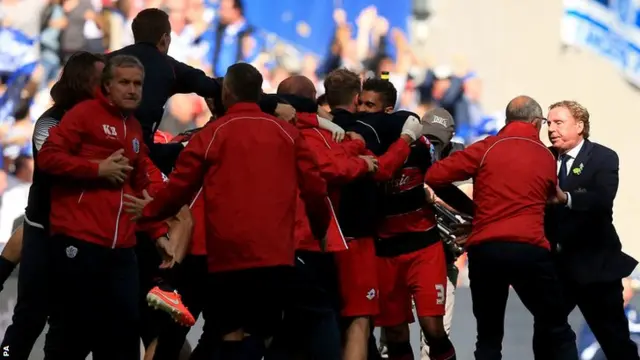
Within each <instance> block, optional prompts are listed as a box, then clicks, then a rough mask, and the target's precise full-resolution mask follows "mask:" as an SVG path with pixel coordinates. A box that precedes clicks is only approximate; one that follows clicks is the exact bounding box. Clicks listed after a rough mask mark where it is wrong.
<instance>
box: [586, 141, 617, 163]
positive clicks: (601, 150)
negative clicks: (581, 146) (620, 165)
mask: <svg viewBox="0 0 640 360" xmlns="http://www.w3.org/2000/svg"><path fill="white" fill-rule="evenodd" d="M587 142H588V144H590V145H591V154H592V156H593V155H595V156H601V157H605V158H608V159H613V158H615V159H618V153H617V152H616V151H615V150H613V149H611V148H609V147H607V146H605V145H602V144H598V143H595V142H592V141H589V140H585V144H587Z"/></svg>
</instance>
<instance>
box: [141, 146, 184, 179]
mask: <svg viewBox="0 0 640 360" xmlns="http://www.w3.org/2000/svg"><path fill="white" fill-rule="evenodd" d="M147 147H148V148H149V157H150V158H151V161H153V163H154V164H155V165H156V167H157V168H158V169H159V170H160V171H162V173H163V174H165V175H169V174H170V173H171V171H172V170H173V167H174V166H175V164H176V160H178V155H180V152H181V151H182V149H184V146H182V144H181V143H169V144H160V143H154V142H153V141H152V142H148V143H147Z"/></svg>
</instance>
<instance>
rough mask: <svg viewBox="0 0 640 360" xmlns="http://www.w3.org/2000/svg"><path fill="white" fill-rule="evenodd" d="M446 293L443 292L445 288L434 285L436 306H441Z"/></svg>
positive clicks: (440, 285)
mask: <svg viewBox="0 0 640 360" xmlns="http://www.w3.org/2000/svg"><path fill="white" fill-rule="evenodd" d="M446 295H447V293H446V292H445V287H444V285H442V284H436V296H437V297H436V304H437V305H443V304H444V301H445V299H446Z"/></svg>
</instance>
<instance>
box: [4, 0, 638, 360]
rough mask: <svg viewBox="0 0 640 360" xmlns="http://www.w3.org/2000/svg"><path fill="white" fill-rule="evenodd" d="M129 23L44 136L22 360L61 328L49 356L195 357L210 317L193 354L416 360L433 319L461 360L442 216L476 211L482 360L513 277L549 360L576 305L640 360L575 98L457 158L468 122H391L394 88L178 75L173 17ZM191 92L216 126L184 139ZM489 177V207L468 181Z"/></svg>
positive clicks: (28, 237)
mask: <svg viewBox="0 0 640 360" xmlns="http://www.w3.org/2000/svg"><path fill="white" fill-rule="evenodd" d="M132 26H133V33H134V37H135V39H136V44H134V45H132V46H130V47H127V48H124V49H122V50H120V51H117V52H115V53H114V54H110V55H109V57H108V59H106V60H104V59H102V58H100V57H97V56H95V55H92V54H87V53H83V54H78V55H77V56H74V57H72V58H71V59H70V60H69V62H68V63H67V64H66V66H65V69H64V72H63V75H62V77H61V79H60V81H59V83H58V85H57V87H58V88H57V89H56V88H54V90H55V91H53V92H54V94H52V95H55V96H53V97H54V100H55V102H56V104H55V105H54V107H53V108H52V109H50V110H49V111H48V112H47V113H45V114H44V115H43V117H42V118H41V119H40V120H39V121H38V124H37V125H36V133H35V135H34V140H35V141H34V147H35V149H34V150H35V151H34V153H35V157H36V165H37V166H36V175H35V176H34V185H33V187H32V191H31V196H30V203H29V208H28V209H27V214H26V216H25V225H24V230H22V231H20V232H17V233H16V234H23V235H16V236H15V237H14V238H15V239H18V238H19V240H20V241H18V240H14V243H19V244H20V245H18V247H19V248H21V250H19V251H18V253H21V256H15V257H12V258H11V259H10V258H9V257H8V255H7V253H5V252H3V257H0V275H4V274H5V273H7V271H9V272H10V270H11V269H13V267H12V266H15V263H16V262H17V261H19V260H21V261H22V268H21V273H20V278H19V282H20V284H19V299H18V304H17V306H16V310H15V314H14V323H13V325H12V326H11V327H10V328H9V329H8V331H7V334H6V336H5V339H4V341H3V344H2V352H3V356H4V357H5V358H11V359H27V358H28V356H29V353H30V351H31V348H32V347H33V343H34V342H35V338H37V336H38V335H39V334H40V332H41V331H42V328H43V326H44V322H45V321H46V320H47V318H48V321H49V324H50V329H49V333H48V334H47V339H46V345H45V358H46V359H53V360H57V359H65V360H67V359H71V360H75V359H84V358H86V356H87V355H88V354H89V353H92V354H93V356H94V358H96V359H123V360H128V359H139V358H140V350H139V342H140V338H142V339H143V342H144V345H145V347H146V350H147V351H146V352H145V359H179V358H182V356H185V354H184V352H185V349H184V344H185V338H186V335H187V333H188V331H189V326H191V325H193V324H194V323H195V320H196V319H197V318H198V317H199V315H200V314H202V317H203V318H204V320H205V322H204V328H203V334H202V336H201V338H200V341H199V343H198V345H197V346H196V348H195V349H194V350H193V351H192V352H191V353H190V354H187V355H186V357H187V358H191V359H195V360H198V359H211V358H215V359H225V360H226V359H262V358H263V357H264V358H265V359H298V358H302V359H323V360H324V359H327V360H330V359H347V360H363V359H369V358H371V359H375V358H376V357H379V356H380V354H379V353H378V351H377V349H376V346H375V345H372V343H375V341H371V340H372V329H373V327H374V326H379V327H381V328H382V329H383V331H382V335H383V337H384V344H385V346H386V356H388V358H389V359H398V360H400V359H413V349H412V347H411V344H410V342H409V327H408V324H409V323H411V322H413V321H414V309H413V308H414V307H415V313H416V314H417V317H418V322H419V324H420V328H421V330H422V333H423V337H424V340H425V341H424V342H425V344H424V345H425V346H424V348H425V351H424V357H423V358H430V359H433V360H449V359H455V358H456V353H455V349H454V347H453V344H452V343H451V341H450V340H449V336H448V326H449V325H450V324H445V320H444V319H445V313H446V310H445V309H446V308H447V307H446V305H447V302H448V301H451V300H452V299H450V298H449V299H448V294H451V293H452V291H451V289H448V288H450V287H451V286H452V285H453V284H452V283H455V281H448V279H447V276H448V274H447V272H448V271H447V270H448V268H450V265H451V264H452V261H451V258H450V256H448V253H447V249H446V248H445V247H444V246H443V242H442V239H441V234H440V232H439V231H438V226H437V222H436V214H435V213H434V210H433V207H432V204H433V203H439V204H441V205H442V206H445V207H447V208H449V209H452V210H457V211H459V212H462V213H466V214H469V215H473V216H474V220H473V222H472V223H471V224H468V226H466V225H462V226H460V227H459V228H458V229H457V231H458V232H457V235H459V241H460V243H461V244H463V243H464V242H465V241H466V247H467V250H468V254H469V271H470V278H471V292H472V298H473V306H474V309H473V310H474V315H475V317H476V319H477V326H478V338H477V344H476V352H475V357H476V359H492V360H493V359H500V358H501V343H502V336H503V333H504V329H503V319H504V312H505V306H506V299H507V296H508V291H509V286H510V285H511V286H513V288H514V289H515V291H516V292H517V293H518V295H519V297H520V298H521V299H522V301H523V302H524V303H525V305H526V306H527V308H528V309H529V310H530V311H531V312H532V314H533V315H534V320H535V336H534V353H535V357H536V359H540V360H542V359H545V360H546V359H578V355H577V350H576V347H575V335H574V333H573V332H572V330H571V328H570V327H569V325H568V323H567V315H568V313H569V312H570V311H571V310H572V309H573V308H574V307H575V306H576V305H577V306H579V307H580V309H581V311H582V312H583V314H584V315H585V318H586V320H587V322H588V323H589V325H590V326H591V328H592V330H593V332H594V334H595V336H596V337H597V338H598V340H599V341H600V343H601V346H602V349H603V351H604V352H605V354H606V355H607V356H608V357H609V358H611V359H625V360H626V359H638V354H637V349H636V347H635V345H634V344H633V342H631V341H630V340H629V331H628V328H626V330H625V327H626V320H625V319H624V311H623V307H622V292H621V284H620V279H621V278H622V277H624V276H627V275H628V274H629V273H630V272H631V270H632V269H633V267H634V266H635V265H636V262H635V260H633V259H631V258H630V257H628V256H626V255H625V254H623V253H622V252H621V251H620V242H619V240H618V238H617V235H615V229H614V228H613V225H611V208H612V202H613V198H614V197H615V192H616V190H617V182H618V178H617V168H618V163H617V156H616V155H615V152H613V151H612V150H610V149H607V148H605V147H603V146H601V145H597V144H594V143H591V142H590V141H589V140H588V139H587V138H588V134H589V115H588V112H586V109H584V108H583V107H582V106H580V105H579V104H577V103H575V102H560V103H557V104H554V105H553V106H551V109H550V112H549V118H548V119H546V118H544V116H543V114H542V108H541V107H540V105H538V103H537V102H535V101H534V100H533V99H531V98H529V97H526V96H520V97H517V98H515V99H514V100H512V101H511V102H510V103H509V105H508V106H507V110H506V118H507V125H506V126H505V127H504V129H502V131H501V132H500V133H499V134H498V135H497V136H494V137H489V138H487V139H485V140H482V141H479V142H478V143H476V144H473V145H471V146H470V147H468V148H467V149H455V150H458V151H453V150H454V149H453V148H454V146H453V145H452V144H451V137H452V136H453V119H452V118H451V116H450V115H449V114H448V113H446V111H444V110H442V109H435V110H433V111H431V112H429V113H427V114H426V115H425V116H424V117H423V119H419V117H418V116H417V115H416V114H413V113H411V112H406V111H396V112H394V105H395V102H396V99H397V92H396V90H395V88H393V85H392V84H391V83H390V82H388V81H386V80H385V79H369V80H366V81H365V82H364V84H363V83H362V80H361V79H360V77H359V76H358V75H357V74H355V73H353V72H350V71H348V70H344V69H340V70H335V71H333V72H332V73H330V74H329V75H328V76H327V77H326V79H325V82H324V86H325V98H326V101H327V104H328V106H329V108H330V112H327V111H324V110H323V109H322V108H321V107H319V106H318V103H317V101H316V95H317V94H316V89H315V86H314V84H313V83H312V82H311V81H310V80H309V79H307V78H305V77H303V76H292V77H290V78H288V79H286V80H285V81H283V82H282V83H281V84H280V86H279V87H278V91H277V94H263V93H262V90H261V89H262V76H261V74H260V73H259V72H258V70H257V69H255V68H254V67H252V66H251V65H249V64H243V63H239V64H235V65H232V66H231V67H229V69H228V71H227V73H226V75H225V77H224V79H211V78H208V77H207V76H205V75H204V73H202V72H200V71H198V70H196V69H193V68H190V67H188V66H186V65H184V64H181V63H178V62H176V61H175V60H173V59H171V58H170V57H168V56H167V55H166V51H167V49H168V47H169V45H170V42H171V38H170V35H169V34H170V33H171V31H170V30H171V29H170V25H169V21H168V17H167V15H166V14H165V13H164V12H162V11H161V10H158V9H147V10H144V11H142V12H141V13H140V14H139V15H138V17H137V18H136V20H134V22H133V25H132ZM78 80H80V81H78ZM61 89H62V90H61ZM94 90H95V91H94ZM179 92H186V93H189V92H195V93H197V94H199V95H200V96H203V97H205V98H207V100H208V104H209V107H210V109H211V112H212V114H213V116H212V118H211V121H210V122H209V123H207V124H206V125H205V126H204V127H203V128H200V129H196V130H195V131H190V132H188V133H185V134H181V135H179V136H177V137H176V138H175V139H171V140H170V139H168V138H167V137H166V136H163V135H162V134H161V133H160V132H157V131H156V129H157V126H158V123H159V121H160V118H161V115H162V106H163V105H164V103H165V102H166V100H167V99H168V98H169V97H170V96H171V95H173V94H174V93H179ZM543 123H548V125H549V133H550V140H551V142H552V143H553V147H552V149H551V151H550V150H549V149H547V148H546V147H545V146H544V145H543V144H542V142H541V141H540V140H539V138H538V133H539V130H540V128H541V126H542V125H543ZM154 140H159V141H154ZM471 178H473V179H474V194H473V198H474V200H473V201H474V203H475V204H472V203H471V202H470V200H469V198H468V197H466V195H464V194H462V193H461V192H460V191H459V190H458V188H457V187H455V186H454V185H453V184H454V183H457V182H460V181H467V180H469V179H471ZM425 184H426V185H425ZM547 239H548V240H547ZM8 248H9V249H12V246H8ZM156 249H157V250H158V252H156ZM12 259H14V260H12ZM589 267H592V268H589ZM593 267H597V269H594V268H593ZM593 272H597V273H593ZM591 273H593V274H591ZM449 275H450V274H449ZM5 278H6V277H5ZM448 284H449V285H448ZM618 290H620V291H618ZM140 294H142V295H140ZM43 299H44V300H43ZM147 303H148V304H149V305H152V306H153V307H155V308H159V309H161V310H164V312H159V311H153V310H152V309H151V308H150V307H149V306H148V305H147ZM449 311H451V309H450V310H449ZM165 312H166V314H165ZM165 315H166V317H165ZM448 315H450V314H448ZM169 316H170V317H171V318H173V320H175V321H176V322H177V323H173V322H171V321H168V320H169V319H170V318H169ZM446 318H448V319H449V321H450V316H448V317H446ZM625 331H626V332H625ZM188 351H189V350H187V352H188Z"/></svg>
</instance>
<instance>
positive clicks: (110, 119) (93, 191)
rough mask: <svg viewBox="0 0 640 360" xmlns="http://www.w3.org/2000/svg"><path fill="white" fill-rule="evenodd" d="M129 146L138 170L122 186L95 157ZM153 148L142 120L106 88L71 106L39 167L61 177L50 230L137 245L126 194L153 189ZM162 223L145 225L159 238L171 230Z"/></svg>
mask: <svg viewBox="0 0 640 360" xmlns="http://www.w3.org/2000/svg"><path fill="white" fill-rule="evenodd" d="M120 149H124V154H123V155H124V156H125V157H126V158H128V159H129V164H130V165H131V166H132V167H133V170H132V171H131V173H130V174H129V176H128V177H127V180H126V181H125V182H124V184H122V185H117V186H116V185H113V184H111V183H109V182H108V181H106V180H105V179H101V178H100V177H99V164H98V163H96V162H94V161H95V160H102V159H105V158H107V157H109V156H110V155H111V154H113V153H114V152H116V151H117V150H120ZM147 161H148V150H147V148H146V146H145V144H144V141H143V135H142V129H141V127H140V124H139V123H138V122H137V121H136V119H135V118H134V117H133V116H123V115H122V113H121V112H120V111H119V109H117V108H116V107H114V106H113V105H111V104H110V103H109V101H108V100H107V99H106V98H105V97H104V95H103V94H102V92H101V91H98V92H96V99H91V100H85V101H83V102H81V103H79V104H78V105H76V106H75V107H73V108H72V109H71V110H69V111H68V112H67V113H66V114H65V115H64V117H63V118H62V121H61V122H60V124H59V125H58V126H55V127H52V128H51V129H50V133H49V138H48V139H47V142H46V143H45V144H44V145H43V146H42V148H41V149H40V152H39V154H38V159H37V166H38V167H39V168H40V169H41V170H42V171H43V172H46V173H49V174H51V175H55V176H56V181H55V182H54V184H52V192H51V214H50V232H51V234H52V235H65V236H70V237H73V238H77V239H79V240H84V241H87V242H91V243H95V244H98V245H102V246H105V247H110V248H121V247H131V246H133V245H135V242H136V240H135V228H136V226H135V223H134V222H133V221H131V219H130V218H129V216H128V215H127V214H126V213H125V212H124V211H123V206H124V204H123V202H124V201H123V200H124V195H125V194H130V195H134V196H140V194H141V192H142V190H143V189H147V187H148V185H149V179H148V176H147ZM166 230H167V228H166V225H164V224H163V223H162V222H157V223H154V224H149V225H147V226H145V231H146V232H148V233H149V234H150V235H151V236H152V237H153V238H154V239H155V238H157V237H159V236H160V235H162V234H163V233H166Z"/></svg>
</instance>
